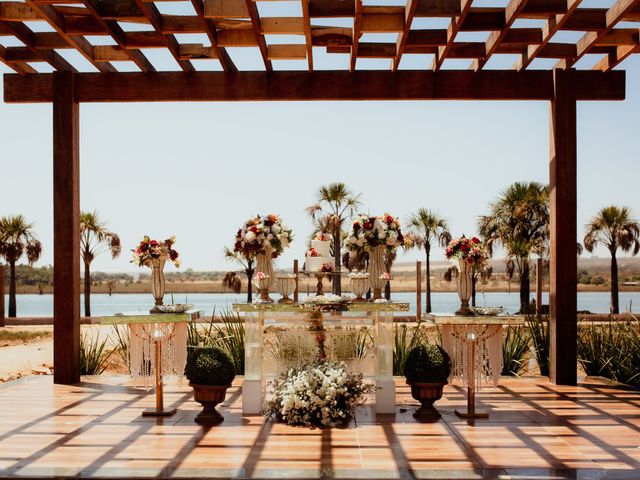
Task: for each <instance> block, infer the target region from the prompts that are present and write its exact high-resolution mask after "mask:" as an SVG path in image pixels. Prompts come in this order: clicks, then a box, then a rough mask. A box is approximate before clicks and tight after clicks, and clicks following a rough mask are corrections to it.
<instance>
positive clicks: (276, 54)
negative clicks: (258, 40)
mask: <svg viewBox="0 0 640 480" xmlns="http://www.w3.org/2000/svg"><path fill="white" fill-rule="evenodd" d="M267 50H268V53H269V60H304V59H305V58H306V57H307V46H306V45H269V47H268V49H267Z"/></svg>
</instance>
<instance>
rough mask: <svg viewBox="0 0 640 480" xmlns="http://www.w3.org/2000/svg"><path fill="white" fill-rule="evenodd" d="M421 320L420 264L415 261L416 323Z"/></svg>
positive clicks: (418, 261)
mask: <svg viewBox="0 0 640 480" xmlns="http://www.w3.org/2000/svg"><path fill="white" fill-rule="evenodd" d="M420 318H422V262H421V261H420V260H417V261H416V321H420Z"/></svg>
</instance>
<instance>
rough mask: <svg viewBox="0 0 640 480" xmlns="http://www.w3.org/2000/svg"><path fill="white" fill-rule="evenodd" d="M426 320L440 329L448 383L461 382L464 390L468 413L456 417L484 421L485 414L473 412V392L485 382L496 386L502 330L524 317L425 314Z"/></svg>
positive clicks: (460, 413)
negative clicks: (448, 365)
mask: <svg viewBox="0 0 640 480" xmlns="http://www.w3.org/2000/svg"><path fill="white" fill-rule="evenodd" d="M426 318H427V320H428V321H431V322H433V323H435V324H436V325H438V326H440V327H442V348H443V349H444V351H445V352H447V354H448V355H449V357H450V358H451V375H450V377H449V380H450V381H453V380H458V381H461V382H462V383H463V385H464V386H466V387H467V411H466V412H462V411H459V410H456V411H455V412H456V414H457V415H458V416H459V417H461V418H487V417H488V416H489V414H488V413H486V412H478V411H476V389H478V390H479V389H480V388H481V386H482V384H483V382H486V381H490V382H492V383H493V384H494V385H498V382H499V381H500V373H501V372H502V364H503V362H502V332H503V327H505V326H510V325H522V324H524V316H520V315H517V316H516V315H512V316H508V315H496V316H489V315H475V316H469V317H466V316H460V315H453V314H428V315H427V316H426Z"/></svg>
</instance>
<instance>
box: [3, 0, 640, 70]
mask: <svg viewBox="0 0 640 480" xmlns="http://www.w3.org/2000/svg"><path fill="white" fill-rule="evenodd" d="M297 1H301V4H300V5H299V6H298V5H297ZM297 1H294V2H292V1H287V2H277V0H276V1H274V0H269V1H264V2H263V1H259V2H258V1H255V0H188V1H180V2H171V4H172V5H174V6H177V10H176V11H177V12H179V13H181V14H175V13H173V14H163V13H161V12H162V11H164V8H163V5H162V3H161V2H157V1H156V2H153V1H149V0H26V1H13V0H12V1H7V0H0V62H2V63H4V64H5V65H7V66H8V67H9V68H11V69H12V70H13V71H15V72H16V73H18V74H21V75H29V74H35V73H37V70H36V68H34V64H42V63H45V64H48V65H49V67H48V69H49V70H51V69H53V70H70V71H76V70H77V69H78V67H77V66H74V65H72V64H71V63H70V61H67V60H65V58H64V56H65V55H64V54H61V50H65V49H73V50H75V51H76V52H78V53H79V55H80V56H81V57H83V58H84V59H85V60H86V61H87V62H88V63H89V64H90V65H92V67H93V68H94V69H95V70H97V71H100V72H116V71H117V65H118V64H114V63H113V62H129V64H130V65H131V66H132V68H133V69H134V70H139V71H142V72H154V71H156V70H163V68H160V67H159V65H158V64H157V63H152V62H151V61H150V60H149V58H147V55H145V50H146V49H164V50H165V51H166V52H165V53H167V55H169V56H170V58H173V59H174V60H175V64H177V67H176V68H179V69H181V70H182V71H184V72H189V71H193V70H197V69H198V68H197V66H196V65H197V64H196V63H194V62H193V60H201V59H204V60H213V61H215V62H219V65H220V68H221V69H222V70H224V71H225V72H235V71H237V70H238V66H237V65H236V64H235V63H234V61H233V56H234V55H233V54H231V55H230V54H229V52H228V51H227V49H228V48H243V49H253V50H255V55H253V56H252V58H256V59H259V63H258V62H257V61H256V62H255V65H253V66H252V68H251V67H249V68H247V66H246V65H244V64H243V68H242V70H266V71H271V70H278V69H286V65H287V62H289V61H297V62H296V63H295V64H293V65H295V68H300V65H303V66H304V68H306V69H308V70H309V71H313V70H314V55H313V48H314V47H316V49H317V48H322V49H325V50H326V53H327V55H329V56H331V55H339V54H347V55H349V61H348V62H346V64H345V63H344V62H335V64H336V65H341V67H342V68H344V69H345V70H351V71H353V70H358V69H359V66H360V65H359V63H358V59H386V61H385V62H381V63H380V65H384V66H381V67H380V68H381V69H382V68H384V69H389V70H393V71H395V70H398V69H402V66H401V60H402V57H403V55H405V54H430V55H432V56H433V62H432V63H431V64H430V65H428V66H427V65H425V68H426V69H432V70H438V69H440V68H442V66H443V64H444V62H445V61H446V60H449V59H465V60H469V63H468V64H469V68H470V69H473V70H481V69H483V68H485V66H486V65H487V64H488V62H489V60H490V58H491V57H492V56H495V55H499V54H511V55H515V56H516V58H517V59H518V60H517V61H516V62H515V63H514V64H513V66H512V68H513V69H514V70H524V69H527V68H529V66H530V65H531V64H532V62H533V61H534V60H535V59H537V58H542V59H552V61H551V62H550V64H549V65H550V68H572V67H573V66H574V65H575V64H576V62H578V61H579V60H580V59H581V58H582V57H583V56H584V55H587V54H596V55H599V56H600V59H599V60H596V61H595V65H594V66H593V69H594V70H603V71H607V70H610V69H612V68H614V67H615V66H617V65H619V64H620V63H621V62H623V61H624V60H625V59H626V58H628V57H629V56H630V55H632V54H635V53H640V39H639V28H640V0H615V1H613V3H611V1H609V2H607V6H608V8H583V7H582V6H581V1H582V0H509V1H508V2H507V3H506V4H505V7H504V8H495V7H492V8H487V7H481V6H474V0H407V1H406V5H404V6H398V5H397V3H398V2H393V3H395V5H389V6H379V5H376V6H371V5H368V2H367V1H366V0H297ZM274 3H276V4H277V3H280V4H282V5H284V8H281V9H280V10H278V11H284V12H286V14H290V15H292V16H266V15H264V16H261V14H260V12H261V10H263V5H266V4H268V5H269V6H271V5H273V4H274ZM378 3H379V2H378ZM390 3H391V2H390ZM292 5H293V6H292ZM181 6H182V7H183V8H180V7H181ZM294 7H295V8H294ZM287 9H289V10H290V11H289V10H287ZM264 11H268V9H267V8H265V9H264ZM296 15H297V16H296ZM430 19H431V20H433V22H432V23H433V25H438V26H439V28H424V27H422V26H423V25H428V24H429V22H430ZM520 20H534V22H528V23H527V22H519V21H520ZM34 22H35V23H34ZM43 22H46V24H47V25H46V28H43V25H45V24H44V23H43ZM621 22H624V24H623V25H619V24H620V23H621ZM519 23H520V25H518V24H519ZM523 24H525V25H523ZM531 24H535V25H538V26H536V27H531V26H530V25H531ZM43 30H46V31H43ZM466 32H480V33H476V34H477V35H478V38H484V41H474V42H469V41H464V38H465V37H464V34H465V33H466ZM563 32H574V33H573V34H572V38H577V40H576V41H574V42H573V43H571V42H564V43H563V42H562V40H555V39H562V38H563ZM575 32H578V33H577V34H576V33H575ZM181 34H200V35H196V36H195V37H194V36H191V38H197V40H195V41H194V40H192V39H189V40H188V41H186V40H184V38H188V37H183V36H182V35H181ZM368 34H387V35H384V36H383V38H384V41H371V40H370V39H371V38H375V36H372V35H368ZM292 35H294V36H295V37H291V36H292ZM278 36H280V37H281V38H284V40H285V42H286V41H291V39H292V38H293V39H298V43H297V44H291V43H285V44H282V43H281V42H278V41H277V40H278ZM282 36H286V37H282ZM363 36H364V38H363ZM99 37H103V38H99ZM565 38H566V37H565ZM3 45H4V46H3ZM14 45H19V46H14ZM316 57H317V55H316ZM553 60H555V62H554V61H553ZM274 61H277V62H278V63H277V64H276V65H274V63H273V62H274ZM300 61H302V62H300ZM323 68H325V69H326V65H323ZM130 69H131V68H130ZM166 69H170V68H169V67H167V68H166ZM173 69H174V70H175V68H173ZM336 69H337V68H336Z"/></svg>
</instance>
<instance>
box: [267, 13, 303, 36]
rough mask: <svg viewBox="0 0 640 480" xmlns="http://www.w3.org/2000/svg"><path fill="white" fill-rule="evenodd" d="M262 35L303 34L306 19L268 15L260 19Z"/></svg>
mask: <svg viewBox="0 0 640 480" xmlns="http://www.w3.org/2000/svg"><path fill="white" fill-rule="evenodd" d="M260 33H261V34H262V35H302V34H304V19H303V18H298V17H266V18H262V19H260Z"/></svg>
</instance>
